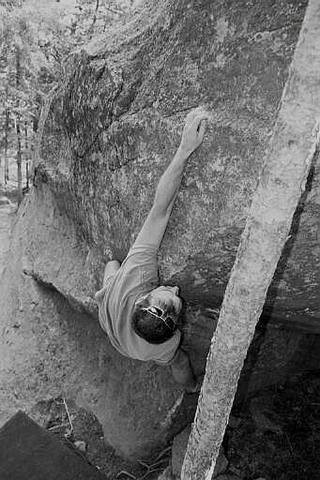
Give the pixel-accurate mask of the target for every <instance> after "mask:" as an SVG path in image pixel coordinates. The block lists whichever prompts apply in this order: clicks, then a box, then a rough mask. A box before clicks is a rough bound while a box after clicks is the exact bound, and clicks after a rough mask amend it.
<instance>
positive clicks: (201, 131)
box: [198, 119, 207, 140]
mask: <svg viewBox="0 0 320 480" xmlns="http://www.w3.org/2000/svg"><path fill="white" fill-rule="evenodd" d="M206 120H207V119H204V120H201V122H200V124H199V126H198V135H199V137H200V138H201V140H202V139H203V136H204V132H205V131H206Z"/></svg>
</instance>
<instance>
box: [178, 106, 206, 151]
mask: <svg viewBox="0 0 320 480" xmlns="http://www.w3.org/2000/svg"><path fill="white" fill-rule="evenodd" d="M209 118H210V115H209V113H208V112H206V111H205V110H204V109H203V108H195V109H194V110H192V111H191V112H189V113H188V115H187V117H186V121H185V126H184V129H183V133H182V139H181V143H180V147H179V151H180V152H181V153H182V155H183V156H185V157H189V155H191V153H192V152H193V151H194V150H195V149H196V148H198V147H199V145H200V144H201V142H202V140H203V136H204V132H205V129H206V124H205V122H206V120H208V119H209Z"/></svg>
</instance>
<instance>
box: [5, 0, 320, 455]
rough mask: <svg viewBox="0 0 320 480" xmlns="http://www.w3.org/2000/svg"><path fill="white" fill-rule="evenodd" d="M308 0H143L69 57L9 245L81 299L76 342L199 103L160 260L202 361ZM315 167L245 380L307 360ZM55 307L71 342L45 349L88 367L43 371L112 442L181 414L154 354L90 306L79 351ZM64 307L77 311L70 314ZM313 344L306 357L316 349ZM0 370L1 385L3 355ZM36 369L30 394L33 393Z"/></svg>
mask: <svg viewBox="0 0 320 480" xmlns="http://www.w3.org/2000/svg"><path fill="white" fill-rule="evenodd" d="M306 3H307V2H306V1H302V2H296V1H294V0H291V1H290V0H280V1H276V0H269V1H267V2H266V1H265V0H257V1H255V2H248V1H236V0H230V1H229V0H221V1H216V2H212V1H207V0H190V1H188V2H185V1H183V0H178V1H176V0H167V1H162V2H157V1H155V0H154V1H147V2H144V3H142V4H141V5H140V6H139V8H138V9H137V11H136V13H135V14H134V15H133V16H132V18H130V20H129V21H128V22H127V24H126V25H125V26H124V27H122V28H121V29H118V30H116V31H115V30H114V31H111V32H110V33H109V34H108V35H107V36H106V37H104V38H100V39H97V40H95V41H94V42H93V43H91V44H90V45H88V46H87V47H86V48H84V49H83V50H81V51H79V52H78V53H76V54H74V56H73V57H72V58H71V59H70V60H69V63H68V65H67V76H66V78H65V82H64V83H63V84H62V85H61V86H60V88H59V89H58V90H57V91H56V92H55V93H54V94H53V95H51V97H50V98H49V99H48V103H47V105H46V106H45V108H44V111H43V114H42V119H41V122H40V138H39V145H38V149H37V158H36V163H35V166H34V188H33V191H32V193H31V194H30V195H29V196H28V198H27V199H26V200H25V201H24V203H23V205H22V207H21V209H20V216H19V220H18V224H17V227H16V234H15V235H16V247H15V248H16V251H17V250H19V249H20V251H22V254H23V258H22V260H21V262H22V269H23V271H24V273H25V274H26V275H27V278H29V281H31V280H30V277H31V278H33V279H35V280H36V281H37V282H39V283H41V284H42V285H43V286H46V287H50V288H51V289H54V290H56V291H58V292H59V293H60V294H62V295H63V297H64V298H65V299H67V300H68V302H69V303H70V304H71V306H72V307H73V308H74V309H75V310H77V311H79V314H78V315H79V337H78V338H79V339H80V340H79V341H80V343H81V345H82V346H83V345H85V344H86V333H85V327H84V326H85V319H86V318H87V319H89V316H90V317H93V318H95V319H97V308H96V305H95V303H94V300H93V296H94V293H95V291H96V290H97V289H98V288H99V286H100V285H101V280H102V275H103V268H104V263H105V261H106V260H108V259H109V258H110V257H111V256H112V257H114V258H118V259H119V260H123V259H124V257H125V255H126V253H127V251H128V249H129V247H130V245H131V244H132V242H133V241H134V238H135V236H136V235H137V233H138V231H139V229H140V227H141V225H142V223H143V221H144V218H145V216H146V214H147V212H148V210H149V208H150V207H151V204H152V200H153V195H154V191H155V188H156V184H157V182H158V180H159V178H160V175H161V173H162V172H163V170H164V169H165V167H166V166H167V165H168V163H169V161H170V160H171V158H172V157H173V155H174V153H175V150H176V148H177V147H178V144H179V140H180V135H181V131H182V127H183V121H184V117H185V115H186V113H187V112H188V111H189V110H190V109H191V108H193V107H196V106H198V105H202V106H204V107H205V108H207V109H208V110H209V111H210V113H211V116H212V119H211V121H210V123H209V125H208V128H207V133H206V136H205V140H204V142H203V145H202V146H201V147H200V148H199V150H198V151H197V152H196V153H195V154H193V156H192V157H191V158H190V161H189V163H188V166H187V168H186V171H185V175H184V177H183V181H182V186H181V189H180V193H179V195H178V198H177V201H176V204H175V207H174V210H173V213H172V217H171V219H170V222H169V226H168V229H167V232H166V235H165V237H164V241H163V243H162V246H161V251H160V254H159V263H160V273H161V280H162V282H163V283H169V284H179V285H180V287H181V291H182V295H183V297H184V298H185V300H186V302H187V311H186V324H185V340H184V341H185V347H186V348H187V349H189V351H190V355H191V359H192V363H193V367H194V369H195V371H196V373H198V374H201V373H202V372H203V368H204V364H205V358H206V353H207V350H208V348H209V344H210V339H211V336H212V332H213V330H214V327H215V325H216V322H217V317H218V309H219V306H220V304H221V301H222V298H223V293H224V289H225V287H226V284H227V281H228V277H229V273H230V270H231V267H232V265H233V262H234V259H235V255H236V251H237V246H238V243H239V238H240V235H241V232H242V230H243V227H244V224H245V220H246V216H247V213H248V209H249V208H250V202H251V198H252V194H253V192H254V190H255V188H256V185H257V182H258V179H259V173H260V172H261V169H262V167H263V163H264V161H266V159H267V145H268V139H269V137H270V135H271V134H272V130H273V125H274V122H275V119H276V115H277V109H278V106H279V101H280V99H281V94H282V90H283V87H284V85H285V82H286V78H287V74H288V67H289V64H290V61H291V58H292V55H293V51H294V47H295V44H296V42H297V38H298V34H299V31H300V27H301V23H302V20H303V15H304V10H305V6H306ZM312 173H313V177H312V178H311V177H310V179H309V184H308V185H309V187H308V191H307V193H306V195H305V196H304V197H303V198H302V200H301V204H300V206H299V209H298V214H297V216H296V218H295V222H294V225H293V228H292V235H291V238H290V239H289V240H288V244H287V246H286V248H285V250H284V252H283V255H282V259H281V261H280V264H279V267H278V270H277V272H276V275H275V277H274V281H273V283H272V285H271V288H270V290H269V295H268V298H267V301H266V306H265V314H264V319H262V325H261V329H260V330H259V331H258V333H257V337H256V340H255V342H254V343H253V347H252V352H251V354H250V355H249V357H248V361H247V363H246V366H245V369H244V373H243V379H242V383H241V382H240V386H241V385H243V390H246V389H247V388H249V389H250V388H254V387H255V386H257V385H260V386H263V385H264V384H265V383H270V382H271V381H275V380H276V379H279V378H280V377H281V376H285V375H287V374H288V372H289V371H290V368H292V365H293V364H294V365H295V366H301V362H302V360H301V359H303V361H304V353H303V354H300V352H306V349H309V353H310V352H311V346H312V345H313V348H315V347H314V345H315V341H314V339H313V338H312V339H311V337H310V335H305V334H304V333H302V332H306V333H307V334H308V333H310V332H311V333H314V332H319V315H320V314H319V307H320V304H319V302H320V300H319V296H318V294H317V293H318V288H319V283H320V269H319V268H318V267H319V263H320V260H319V245H318V243H319V242H318V228H319V208H320V206H319V205H320V192H319V167H318V166H315V167H314V169H313V172H312ZM18 239H19V242H20V243H18ZM15 278H16V277H15ZM23 281H24V282H27V280H26V279H25V278H24V279H23ZM24 288H27V287H24ZM6 292H7V293H8V290H6ZM41 292H42V291H40V293H39V292H38V293H37V295H40V296H41V295H44V293H43V292H42V293H41ZM54 295H57V294H56V293H55V294H54ZM6 298H8V295H7V297H6ZM55 299H56V297H55ZM6 301H8V300H6ZM37 301H38V302H40V300H37ZM55 301H56V302H58V300H55ZM51 307H52V306H51ZM51 307H50V309H49V311H50V312H52V311H53V310H52V309H53V307H52V308H51ZM10 308H11V310H10V311H11V313H10V315H11V317H10V318H13V316H14V311H15V310H14V305H12V306H11V307H10ZM54 308H58V307H57V303H55V305H54ZM44 312H45V309H44V308H42V314H43V320H42V321H43V322H44V324H45V325H48V328H49V325H50V322H51V320H50V316H49V315H45V314H44ZM29 314H30V318H32V312H29ZM29 314H28V315H29ZM51 314H52V315H53V313H51ZM59 315H60V316H59ZM59 315H58V316H57V314H54V315H53V322H54V325H55V327H54V333H52V334H50V335H51V336H52V335H53V336H54V344H57V343H59V342H58V338H59V335H58V334H59V332H61V335H62V345H65V346H66V345H68V339H69V340H70V338H71V339H72V342H71V346H70V349H71V350H70V354H71V355H72V356H73V357H72V358H69V356H68V355H67V354H66V353H65V351H64V350H63V348H62V349H60V351H59V350H58V356H60V357H61V358H62V359H64V361H65V362H66V365H67V366H68V369H67V371H68V372H69V371H73V369H74V371H75V372H76V371H77V369H79V371H80V372H84V373H83V375H84V378H85V382H84V383H81V375H80V373H75V374H74V375H73V376H71V377H70V378H66V374H65V373H66V372H65V367H64V362H63V361H62V362H61V363H59V365H60V367H59V368H61V370H60V373H59V375H58V379H57V380H52V382H51V383H50V385H51V387H52V388H53V385H55V388H53V389H54V391H55V392H56V391H57V390H59V389H60V390H63V391H67V392H68V395H69V396H70V397H72V398H73V399H75V401H76V402H77V403H78V404H79V405H81V406H85V407H86V408H88V409H91V410H92V411H93V412H94V413H95V414H96V415H97V416H98V418H99V420H100V421H101V424H102V426H103V428H104V433H105V438H106V440H107V441H108V442H109V443H110V444H112V445H113V446H115V447H116V448H117V449H118V450H119V451H121V452H122V453H123V454H124V455H127V456H135V457H137V456H138V457H139V456H140V457H141V456H147V455H148V454H150V452H152V451H153V450H155V449H157V448H161V446H163V445H164V444H165V442H166V441H168V439H170V438H172V436H173V435H174V434H175V433H176V432H177V431H179V430H181V429H182V428H183V427H184V426H185V425H186V424H187V423H188V421H190V420H191V419H192V415H193V412H194V406H195V404H196V398H195V399H193V400H192V399H191V400H190V398H189V399H186V398H183V396H181V392H180V391H179V390H178V389H177V388H176V387H175V386H174V384H173V382H172V380H170V376H169V374H168V373H169V372H168V371H167V370H163V369H160V368H158V367H155V366H153V365H145V364H141V363H140V362H134V361H131V360H129V359H126V358H122V357H120V355H118V354H117V352H115V351H114V349H112V347H111V346H110V344H109V343H108V341H107V339H104V338H103V337H104V336H103V334H102V333H100V334H98V333H97V331H96V329H98V328H99V327H98V325H97V323H95V324H94V322H93V323H92V322H91V323H90V322H89V321H88V326H87V328H88V332H89V333H88V334H89V337H90V338H89V339H88V344H87V351H88V356H87V355H83V353H84V350H80V351H79V350H77V341H76V340H75V339H73V338H72V335H71V336H70V335H69V336H68V335H67V334H66V333H63V332H64V330H63V331H61V325H60V322H61V321H63V322H65V320H66V317H65V315H66V311H65V310H63V312H62V314H61V312H60V313H59ZM61 315H62V317H61ZM28 318H29V317H28ZM59 318H63V320H59ZM70 318H71V320H72V321H76V318H77V314H75V313H73V314H72V315H71V314H70ZM39 321H40V320H39ZM266 321H268V322H269V323H268V326H267V327H266ZM40 323H41V322H40ZM80 325H81V327H80ZM72 326H73V327H72V328H73V330H72V332H73V334H75V333H74V332H75V331H76V329H74V324H72ZM26 328H27V327H26ZM33 328H35V327H33ZM39 328H40V327H39ZM70 328H71V327H70ZM266 328H267V332H268V335H267V336H265V335H264V332H265V329H266ZM292 329H295V330H296V332H295V333H294V334H292V333H291V330H292ZM298 330H299V331H298ZM288 332H289V333H288ZM15 333H16V336H15V338H19V331H17V332H15ZM30 335H31V334H30ZM95 341H97V342H98V345H99V349H97V350H95ZM102 341H103V342H104V345H105V346H104V347H102V346H101V342H102ZM12 342H18V340H12ZM30 344H31V347H30V348H34V349H37V348H40V347H39V345H38V344H37V345H36V346H34V345H33V346H32V342H31V340H30ZM19 345H20V344H19ZM17 348H18V347H17ZM19 348H20V350H19V352H20V351H21V346H19ZM66 348H67V347H66ZM13 351H14V349H13ZM68 351H69V350H68ZM25 354H26V355H28V356H29V357H30V362H29V363H28V362H26V363H24V364H22V363H23V362H22V361H21V362H20V363H19V366H18V367H17V369H18V370H19V372H20V374H19V375H20V376H19V378H20V379H21V378H23V376H27V375H28V372H30V371H31V370H32V372H34V368H35V366H34V362H35V360H34V358H37V356H36V357H34V356H32V350H31V353H30V351H28V352H25ZM8 355H9V353H8ZM21 355H22V353H21ZM257 357H258V363H257V362H256V359H257ZM311 357H312V359H313V361H314V362H315V361H316V359H317V357H316V355H313V356H312V355H310V358H311ZM8 358H9V357H8ZM13 358H14V357H12V358H11V356H10V359H11V360H12V361H14V359H13ZM19 358H22V357H19ZM46 358H47V357H46ZM89 363H90V365H89ZM9 364H10V362H9V360H8V365H9ZM279 365H280V366H281V368H278V367H279ZM288 365H290V366H291V367H290V368H289V367H288ZM304 365H305V364H304ZM50 368H51V370H53V366H52V365H51V367H50ZM252 371H254V375H255V376H254V375H253V377H252V375H251V374H252ZM3 372H4V373H3V375H4V376H6V382H8V385H9V388H13V385H12V382H11V383H10V381H9V380H8V378H9V377H8V375H9V372H10V369H9V367H8V366H7V364H6V366H5V368H4V369H3ZM63 372H64V375H63ZM101 372H103V374H102V373H101ZM266 372H267V373H266ZM275 372H276V373H275ZM54 378H56V376H55V377H54ZM252 378H254V379H255V380H254V382H253V381H252ZM55 382H56V384H55ZM248 382H249V387H248ZM259 382H260V383H259ZM35 385H36V389H35V391H36V393H34V394H33V395H34V398H33V400H34V401H36V400H40V398H41V395H43V388H42V386H41V388H40V386H39V385H38V384H37V382H35ZM23 386H24V384H23V382H22V380H21V382H20V384H19V388H20V389H21V390H23ZM48 388H49V387H48ZM6 398H7V397H6ZM23 400H24V401H25V402H26V401H27V400H26V394H25V395H24V396H23ZM21 401H22V400H21ZM28 402H29V403H28V404H30V405H31V403H32V399H31V397H30V395H29V397H28Z"/></svg>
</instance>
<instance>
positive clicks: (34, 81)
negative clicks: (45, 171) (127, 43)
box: [0, 0, 135, 181]
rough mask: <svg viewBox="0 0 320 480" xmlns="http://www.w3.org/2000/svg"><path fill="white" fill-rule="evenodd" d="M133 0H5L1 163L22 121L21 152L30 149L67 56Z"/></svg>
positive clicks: (1, 3)
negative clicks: (50, 93) (44, 105)
mask: <svg viewBox="0 0 320 480" xmlns="http://www.w3.org/2000/svg"><path fill="white" fill-rule="evenodd" d="M134 1H135V0H96V1H94V2H92V1H90V0H0V128H1V132H2V134H1V136H0V165H1V150H2V152H3V151H4V149H5V150H7V149H8V148H9V147H10V146H11V147H12V146H14V145H15V144H16V143H18V144H19V141H18V142H17V138H16V137H17V135H16V130H17V122H18V130H19V129H20V125H23V126H24V132H25V136H26V138H28V141H25V142H24V143H23V145H22V146H23V147H24V150H22V154H24V155H26V154H29V153H30V151H29V152H26V150H25V149H26V145H28V149H29V150H30V148H32V137H33V134H34V131H36V129H37V123H38V118H39V115H40V110H41V105H42V102H43V99H44V97H45V95H46V94H47V93H48V92H49V91H50V90H51V89H52V88H53V87H55V85H56V84H57V82H59V81H60V80H61V79H63V77H64V61H65V59H66V58H67V56H68V55H69V54H70V53H71V52H72V50H74V49H76V48H79V47H81V46H82V45H83V44H85V43H86V42H87V41H89V40H90V39H91V38H92V37H93V36H94V35H96V34H97V33H103V32H105V31H106V29H107V28H108V26H109V25H110V24H111V23H112V22H114V21H115V20H119V19H121V18H122V17H123V15H124V13H125V12H126V11H127V10H128V9H129V8H130V7H131V6H132V5H133V3H134ZM7 143H9V145H7ZM20 143H21V142H20ZM5 156H6V154H5ZM0 181H1V179H0Z"/></svg>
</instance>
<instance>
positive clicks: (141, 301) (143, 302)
mask: <svg viewBox="0 0 320 480" xmlns="http://www.w3.org/2000/svg"><path fill="white" fill-rule="evenodd" d="M135 306H137V307H148V306H149V300H148V294H147V295H143V296H142V297H139V298H138V299H137V300H136V301H135Z"/></svg>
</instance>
